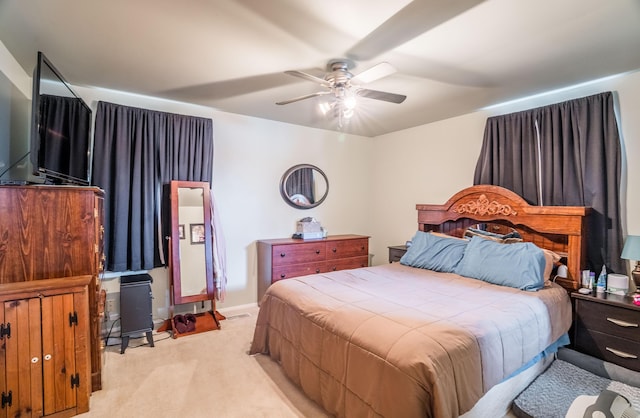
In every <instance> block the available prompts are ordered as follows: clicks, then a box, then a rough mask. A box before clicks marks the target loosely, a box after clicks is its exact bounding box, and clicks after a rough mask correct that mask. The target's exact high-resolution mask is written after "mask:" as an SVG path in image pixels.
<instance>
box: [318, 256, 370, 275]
mask: <svg viewBox="0 0 640 418" xmlns="http://www.w3.org/2000/svg"><path fill="white" fill-rule="evenodd" d="M368 265H369V256H368V255H366V256H364V257H352V258H344V259H340V260H331V261H327V270H326V271H336V270H348V269H357V268H360V267H367V266H368Z"/></svg>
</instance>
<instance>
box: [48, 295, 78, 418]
mask: <svg viewBox="0 0 640 418" xmlns="http://www.w3.org/2000/svg"><path fill="white" fill-rule="evenodd" d="M73 315H74V308H73V294H64V295H56V296H50V297H46V298H43V299H42V356H43V359H44V360H43V367H42V373H43V379H42V380H43V382H44V385H43V389H44V390H43V398H44V414H45V415H50V414H53V413H55V412H59V411H64V410H65V409H70V408H74V407H75V406H76V389H75V385H73V386H72V383H71V379H72V378H74V379H75V374H76V358H75V333H74V331H75V329H74V323H73V320H72V318H73ZM85 384H86V382H85Z"/></svg>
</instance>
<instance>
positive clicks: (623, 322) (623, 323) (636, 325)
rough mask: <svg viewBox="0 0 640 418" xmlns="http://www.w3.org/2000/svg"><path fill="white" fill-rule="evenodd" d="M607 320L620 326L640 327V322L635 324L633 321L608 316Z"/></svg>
mask: <svg viewBox="0 0 640 418" xmlns="http://www.w3.org/2000/svg"><path fill="white" fill-rule="evenodd" d="M607 321H609V322H612V323H614V324H616V325H618V326H619V327H625V328H638V324H634V323H633V322H627V321H622V320H620V319H615V318H607Z"/></svg>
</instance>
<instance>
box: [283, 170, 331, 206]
mask: <svg viewBox="0 0 640 418" xmlns="http://www.w3.org/2000/svg"><path fill="white" fill-rule="evenodd" d="M300 168H310V169H312V170H315V171H317V172H318V173H320V174H321V175H322V177H323V178H324V182H325V183H326V184H327V190H325V192H324V195H322V197H321V198H320V199H316V201H315V202H314V203H312V204H310V205H298V204H296V203H293V202H292V201H291V199H289V195H287V191H286V187H285V185H286V183H287V179H288V178H289V176H290V175H291V174H292V173H293V172H294V171H296V170H298V169H300ZM328 194H329V179H328V178H327V175H326V174H324V171H322V170H320V169H319V168H318V167H316V166H315V165H311V164H297V165H294V166H293V167H291V168H290V169H288V170H287V171H285V172H284V174H283V175H282V178H280V196H282V198H283V199H284V201H285V202H287V204H288V205H289V206H292V207H294V208H296V209H312V208H315V207H316V206H318V205H320V204H321V203H322V202H324V200H325V199H326V198H327V195H328Z"/></svg>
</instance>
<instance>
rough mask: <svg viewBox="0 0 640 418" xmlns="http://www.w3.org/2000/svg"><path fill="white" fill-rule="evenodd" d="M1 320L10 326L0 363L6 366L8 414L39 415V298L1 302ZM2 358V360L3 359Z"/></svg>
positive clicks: (40, 375)
mask: <svg viewBox="0 0 640 418" xmlns="http://www.w3.org/2000/svg"><path fill="white" fill-rule="evenodd" d="M2 308H3V311H4V312H3V313H4V319H3V322H2V323H3V324H4V325H5V326H9V327H10V329H11V334H10V336H7V337H5V338H4V339H3V340H2V347H4V348H3V349H0V351H2V352H3V353H2V354H0V356H2V357H4V359H2V358H0V364H3V366H5V371H4V375H5V379H6V380H5V388H4V389H3V392H4V393H5V394H8V393H9V392H10V393H11V403H10V404H7V405H5V411H6V416H7V417H31V416H34V417H39V416H42V414H43V411H42V358H41V353H42V346H41V340H40V325H41V323H40V300H39V299H37V298H33V299H22V300H13V301H7V302H4V303H3V307H2ZM2 360H4V362H2Z"/></svg>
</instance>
